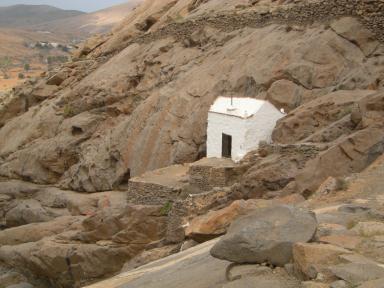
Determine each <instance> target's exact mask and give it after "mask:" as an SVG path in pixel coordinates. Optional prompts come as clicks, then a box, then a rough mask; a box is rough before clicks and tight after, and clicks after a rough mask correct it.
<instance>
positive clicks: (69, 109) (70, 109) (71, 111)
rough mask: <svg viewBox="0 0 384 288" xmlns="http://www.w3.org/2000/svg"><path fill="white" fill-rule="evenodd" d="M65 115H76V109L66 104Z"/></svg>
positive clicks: (66, 116)
mask: <svg viewBox="0 0 384 288" xmlns="http://www.w3.org/2000/svg"><path fill="white" fill-rule="evenodd" d="M63 115H64V117H65V118H70V117H73V116H74V115H75V111H74V109H73V107H72V106H71V105H70V104H66V105H65V106H64V111H63Z"/></svg>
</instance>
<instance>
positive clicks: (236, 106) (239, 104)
mask: <svg viewBox="0 0 384 288" xmlns="http://www.w3.org/2000/svg"><path fill="white" fill-rule="evenodd" d="M231 103H232V104H231ZM267 103H269V102H268V101H265V100H259V99H254V98H244V97H233V98H232V100H231V98H230V97H223V96H219V97H218V98H217V99H216V100H215V102H214V103H213V104H212V106H211V108H210V109H209V112H214V113H220V114H226V115H231V116H236V117H241V118H249V117H251V116H253V115H255V114H256V113H257V112H258V111H259V110H260V108H261V107H263V105H265V104H267Z"/></svg>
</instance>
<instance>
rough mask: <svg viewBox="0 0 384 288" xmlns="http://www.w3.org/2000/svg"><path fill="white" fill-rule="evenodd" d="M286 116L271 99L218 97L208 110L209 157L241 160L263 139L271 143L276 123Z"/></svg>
mask: <svg viewBox="0 0 384 288" xmlns="http://www.w3.org/2000/svg"><path fill="white" fill-rule="evenodd" d="M284 116H285V115H284V113H282V112H280V111H279V110H278V109H277V108H276V107H275V106H273V105H272V104H271V103H269V102H268V101H264V100H258V99H253V98H237V97H236V98H233V97H232V98H229V97H218V98H217V99H216V101H215V102H214V103H213V105H212V106H211V108H210V110H209V112H208V128H207V157H208V158H210V157H217V158H221V157H226V158H232V159H233V160H234V161H235V162H237V161H240V160H241V159H242V158H243V157H244V156H245V154H247V153H248V152H250V151H252V150H255V149H257V148H258V146H259V142H260V141H267V142H271V136H272V131H273V129H274V128H275V126H276V122H277V120H279V119H280V118H282V117H284Z"/></svg>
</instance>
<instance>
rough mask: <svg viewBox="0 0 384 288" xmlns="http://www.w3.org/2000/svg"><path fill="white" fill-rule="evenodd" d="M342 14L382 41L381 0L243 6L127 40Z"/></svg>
mask: <svg viewBox="0 0 384 288" xmlns="http://www.w3.org/2000/svg"><path fill="white" fill-rule="evenodd" d="M343 16H353V17H357V18H359V19H360V21H361V22H362V23H363V24H364V25H365V26H366V27H367V28H368V29H369V30H371V31H372V32H373V33H374V34H375V35H376V37H377V39H378V40H380V41H381V42H384V1H383V0H365V1H364V0H327V1H318V2H312V3H301V4H295V5H283V6H281V7H279V8H277V9H274V10H271V11H266V12H260V11H250V10H244V11H243V12H242V11H237V13H233V12H232V13H230V12H226V13H221V14H219V13H217V14H214V13H211V14H209V15H204V16H200V17H196V18H193V19H192V18H190V19H188V20H186V21H184V22H177V23H176V22H175V23H171V24H168V25H166V26H164V27H163V28H161V29H159V30H156V31H154V32H152V33H148V34H145V35H141V36H139V37H136V38H134V39H132V40H131V41H129V42H128V43H127V44H128V45H129V44H132V43H148V42H152V41H155V40H159V39H162V38H166V37H170V36H172V37H174V38H176V39H177V40H179V41H184V40H186V39H188V38H189V37H190V36H191V34H192V33H193V32H194V31H197V30H199V29H202V28H204V27H205V26H207V25H209V26H211V27H213V28H216V29H219V30H221V31H226V32H231V31H234V30H238V29H242V28H245V27H253V28H258V27H263V26H266V25H269V24H273V23H279V24H292V25H309V24H312V23H314V22H322V23H328V22H329V21H330V20H333V19H338V18H341V17H343Z"/></svg>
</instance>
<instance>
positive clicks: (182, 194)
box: [127, 158, 239, 243]
mask: <svg viewBox="0 0 384 288" xmlns="http://www.w3.org/2000/svg"><path fill="white" fill-rule="evenodd" d="M238 167H239V166H238V165H237V164H235V163H234V162H233V161H232V160H231V159H226V158H204V159H201V160H199V161H197V162H195V163H192V164H184V165H173V166H169V167H166V168H162V169H158V170H154V171H150V172H147V173H144V174H143V175H141V176H138V177H134V178H131V179H130V180H129V183H128V193H127V202H128V203H131V204H136V205H160V206H162V213H163V214H164V215H168V225H167V232H166V242H167V243H179V242H180V241H183V239H184V237H185V234H184V233H185V232H184V228H183V227H184V226H185V225H188V224H187V223H188V221H189V217H191V216H193V215H201V214H204V213H206V212H208V211H209V210H210V209H212V208H223V207H225V206H226V205H227V204H228V203H229V202H230V201H233V200H235V197H234V195H232V194H233V193H232V189H231V187H230V186H231V185H233V184H234V183H235V182H236V180H237V178H238V176H237V175H239V173H238V171H237V168H238Z"/></svg>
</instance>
